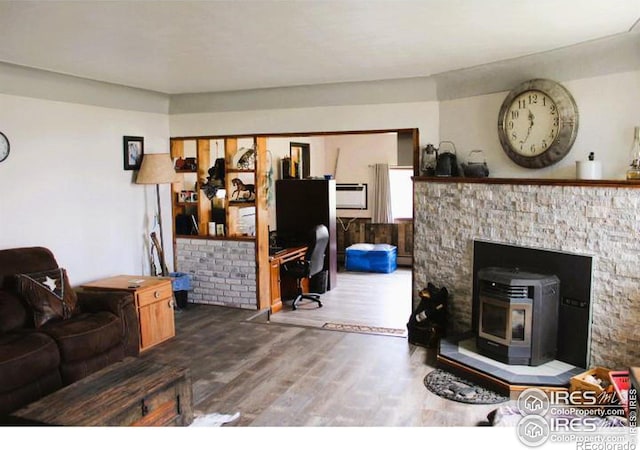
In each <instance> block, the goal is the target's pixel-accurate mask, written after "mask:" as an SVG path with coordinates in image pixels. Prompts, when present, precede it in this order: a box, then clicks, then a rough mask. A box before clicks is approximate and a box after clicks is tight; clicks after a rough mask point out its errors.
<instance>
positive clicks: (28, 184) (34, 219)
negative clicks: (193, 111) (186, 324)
mask: <svg viewBox="0 0 640 450" xmlns="http://www.w3.org/2000/svg"><path fill="white" fill-rule="evenodd" d="M0 124H1V128H0V130H1V131H2V132H3V133H5V134H6V135H7V137H8V138H9V140H10V142H11V154H10V155H9V158H8V159H7V160H5V161H4V162H3V163H0V192H2V195H0V217H1V218H0V248H12V247H21V246H36V245H39V246H45V247H48V248H49V249H51V250H52V251H53V253H54V255H55V256H56V258H57V260H58V263H59V264H60V266H62V267H65V268H66V269H67V270H68V273H69V277H70V280H71V283H72V284H73V285H77V284H80V283H83V282H86V281H90V280H92V279H96V278H101V277H104V276H109V275H116V274H121V273H131V274H149V264H148V259H147V249H146V248H145V243H146V241H147V239H148V236H149V233H150V226H151V223H152V218H153V214H154V213H155V208H156V195H155V187H154V186H145V185H136V184H134V182H133V174H134V172H133V171H124V170H123V151H122V137H123V136H125V135H131V136H143V137H144V138H145V142H144V144H145V152H146V153H162V152H168V149H169V141H168V138H169V117H168V115H167V114H164V113H152V112H135V111H126V110H121V109H112V108H104V107H98V106H89V105H81V104H76V103H64V102H59V101H52V100H42V99H36V98H29V97H21V96H13V95H4V94H0ZM160 194H161V196H162V199H163V204H162V208H163V213H164V214H163V225H164V237H165V247H166V252H167V262H168V263H169V265H170V269H171V267H172V265H173V264H172V262H173V251H172V245H171V237H172V229H173V228H172V220H171V203H170V192H169V186H168V185H166V186H161V190H160Z"/></svg>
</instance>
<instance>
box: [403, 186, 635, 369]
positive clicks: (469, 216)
mask: <svg viewBox="0 0 640 450" xmlns="http://www.w3.org/2000/svg"><path fill="white" fill-rule="evenodd" d="M414 205H415V206H414V207H415V216H414V220H415V222H414V277H413V280H414V281H413V298H414V302H415V301H416V300H417V293H418V292H419V290H420V289H422V288H424V287H426V284H427V282H432V283H434V284H435V285H436V286H445V287H447V289H448V290H449V291H450V293H451V298H450V306H451V309H450V311H451V319H452V322H453V323H452V325H453V329H454V331H466V330H469V329H470V328H471V302H472V281H473V274H472V263H473V240H476V239H482V240H485V241H493V242H497V243H503V244H510V245H520V246H525V247H533V248H540V249H546V250H554V251H565V252H571V253H578V254H584V255H590V256H593V257H594V258H593V282H592V299H591V302H592V325H591V365H594V366H606V367H610V368H612V369H613V368H617V369H624V368H628V367H629V366H630V365H636V366H637V365H638V364H640V259H639V257H640V210H639V209H638V207H640V189H636V188H625V187H604V186H595V185H590V186H571V185H567V186H552V185H526V184H488V183H455V182H437V181H434V182H432V181H416V182H415V184H414Z"/></svg>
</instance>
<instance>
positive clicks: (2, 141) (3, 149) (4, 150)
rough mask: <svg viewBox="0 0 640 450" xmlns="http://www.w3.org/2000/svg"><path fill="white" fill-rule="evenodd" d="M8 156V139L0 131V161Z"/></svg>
mask: <svg viewBox="0 0 640 450" xmlns="http://www.w3.org/2000/svg"><path fill="white" fill-rule="evenodd" d="M8 156H9V139H7V137H6V136H5V135H4V133H2V132H0V162H2V161H4V160H5V159H7V157H8Z"/></svg>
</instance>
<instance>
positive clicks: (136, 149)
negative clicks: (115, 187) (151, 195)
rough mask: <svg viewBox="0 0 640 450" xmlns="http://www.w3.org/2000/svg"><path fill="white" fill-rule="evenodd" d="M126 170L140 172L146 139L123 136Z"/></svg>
mask: <svg viewBox="0 0 640 450" xmlns="http://www.w3.org/2000/svg"><path fill="white" fill-rule="evenodd" d="M122 141H123V152H124V170H140V165H141V164H142V157H143V156H144V138H143V137H139V136H123V138H122Z"/></svg>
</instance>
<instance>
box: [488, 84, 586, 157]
mask: <svg viewBox="0 0 640 450" xmlns="http://www.w3.org/2000/svg"><path fill="white" fill-rule="evenodd" d="M577 132H578V108H577V106H576V103H575V101H574V100H573V97H572V96H571V94H570V93H569V91H568V90H567V89H565V88H564V87H563V86H562V85H560V84H559V83H556V82H555V81H551V80H546V79H541V78H538V79H534V80H529V81H525V82H524V83H521V84H520V85H518V86H516V87H515V88H514V89H513V90H512V91H511V92H509V95H507V97H506V98H505V100H504V102H503V103H502V107H501V108H500V113H499V115H498V137H499V138H500V144H502V148H503V149H504V151H505V153H506V154H507V156H509V158H511V159H512V160H513V162H515V163H516V164H518V165H520V166H522V167H527V168H530V169H537V168H541V167H547V166H550V165H552V164H555V163H556V162H558V161H560V160H561V159H562V158H564V157H565V156H566V155H567V154H568V153H569V150H571V147H572V145H573V142H574V141H575V139H576V135H577Z"/></svg>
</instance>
